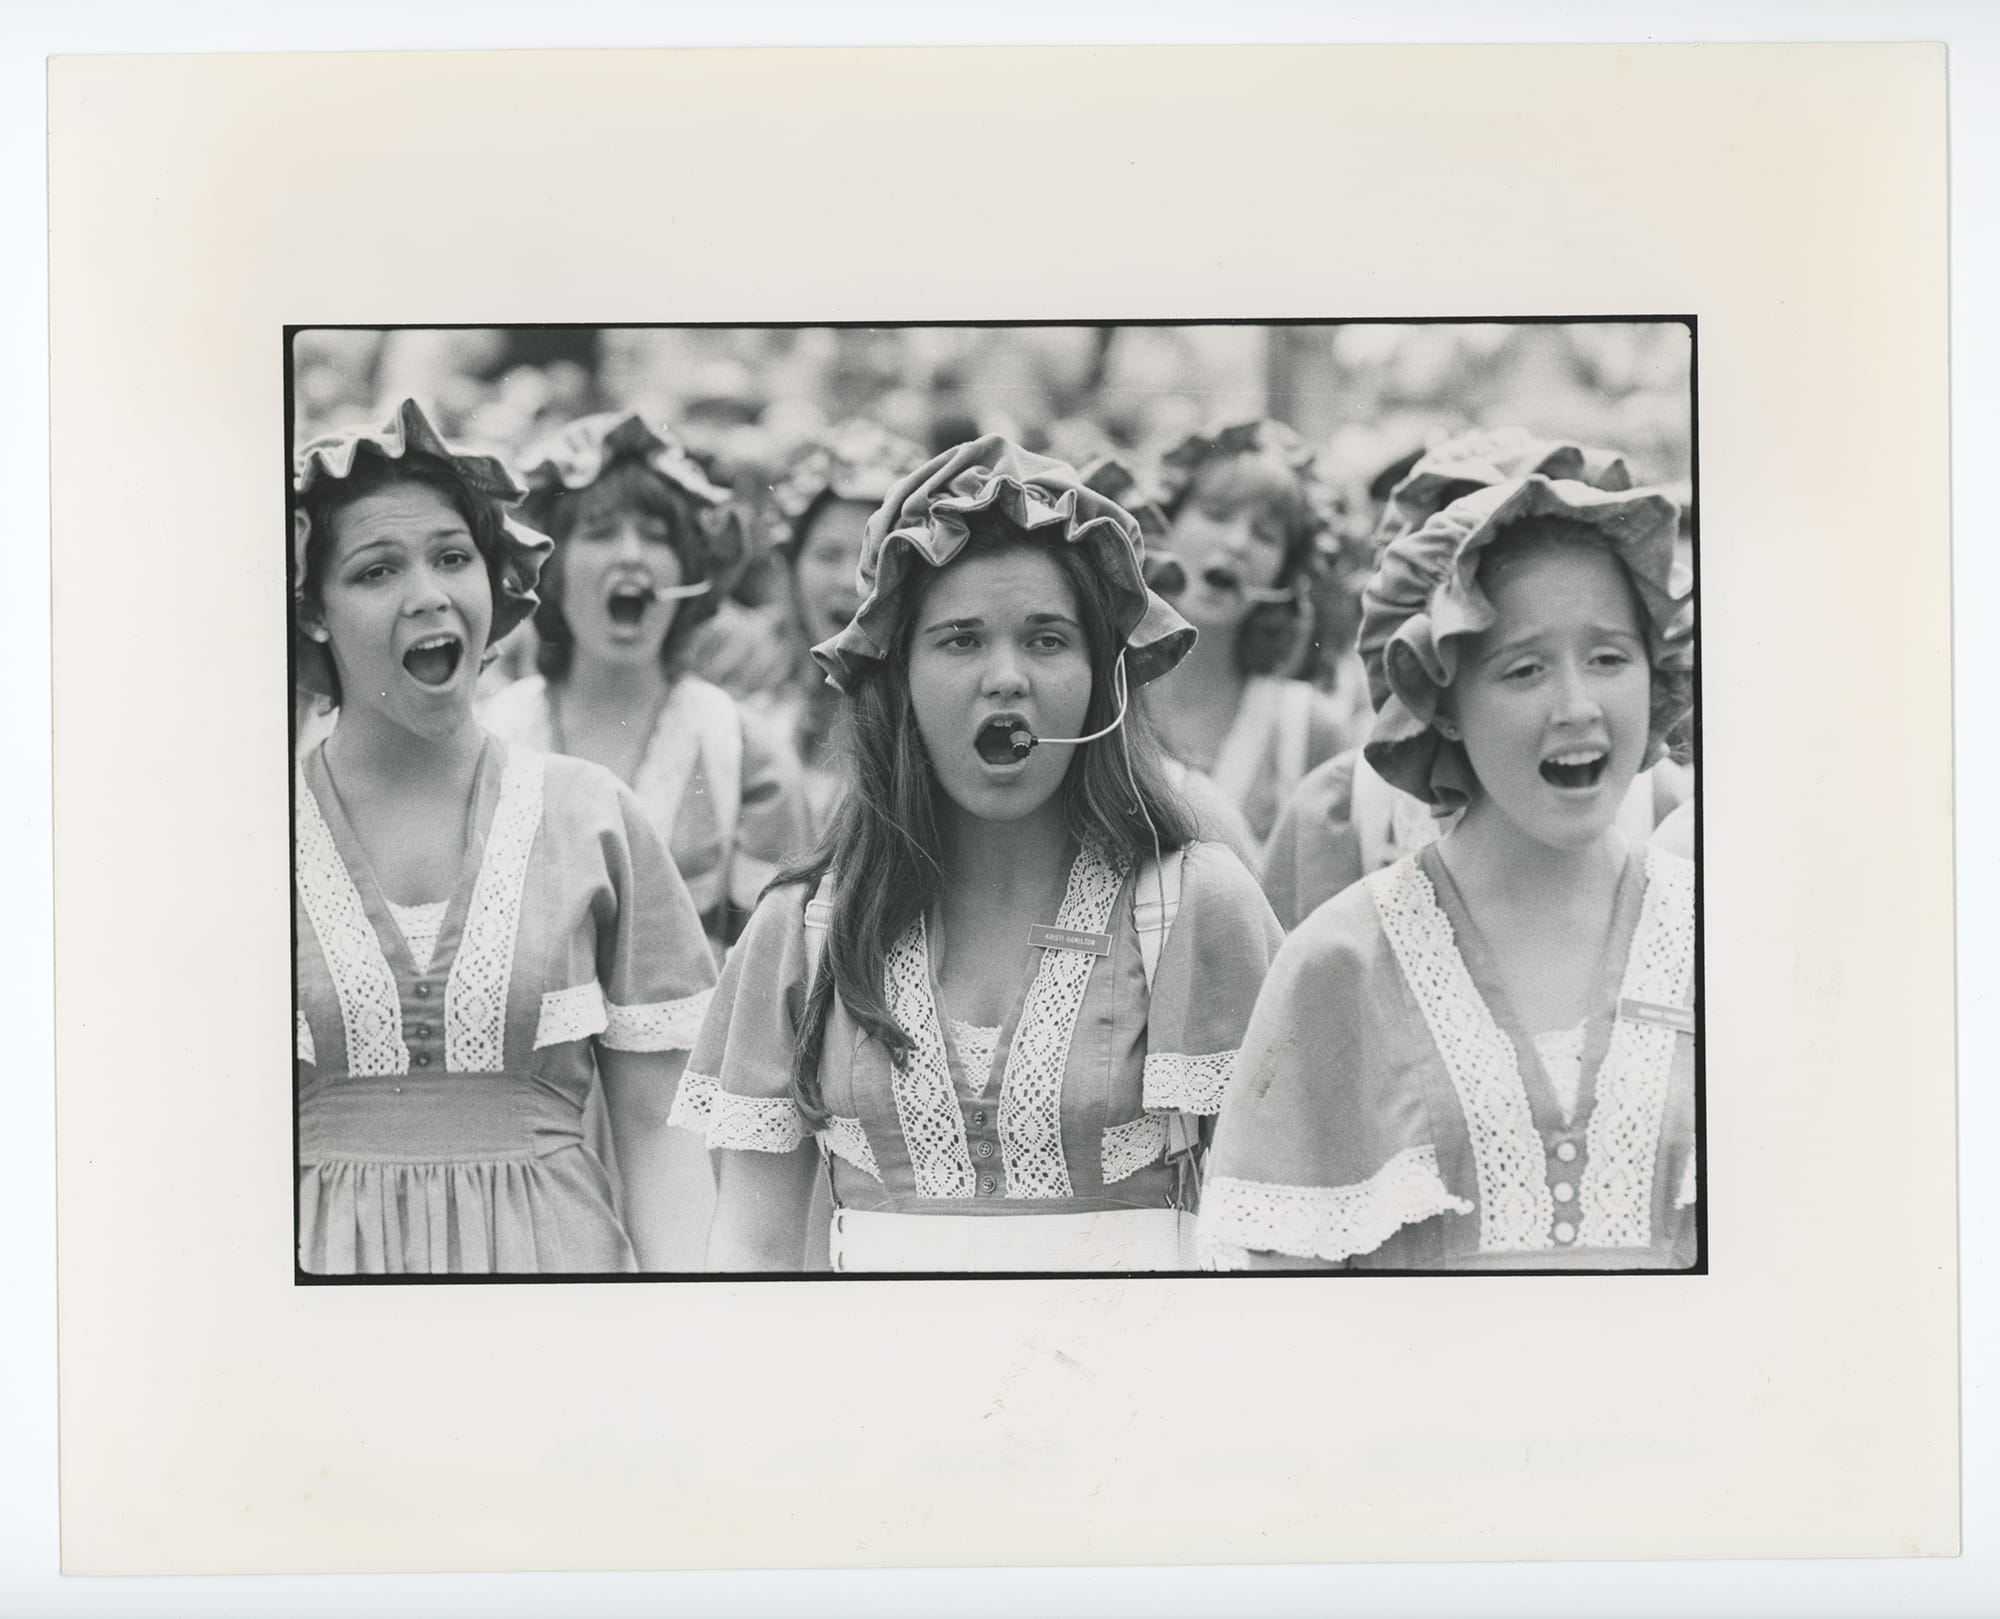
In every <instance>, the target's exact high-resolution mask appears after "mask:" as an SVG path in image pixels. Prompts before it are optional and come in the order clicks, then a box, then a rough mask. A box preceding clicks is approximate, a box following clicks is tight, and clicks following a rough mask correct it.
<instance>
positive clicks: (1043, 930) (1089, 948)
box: [1028, 922, 1111, 956]
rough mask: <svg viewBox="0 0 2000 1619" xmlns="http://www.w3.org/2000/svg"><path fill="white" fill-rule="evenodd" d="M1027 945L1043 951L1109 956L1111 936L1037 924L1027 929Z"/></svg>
mask: <svg viewBox="0 0 2000 1619" xmlns="http://www.w3.org/2000/svg"><path fill="white" fill-rule="evenodd" d="M1028 943H1029V944H1031V945H1034V946H1036V947H1038V948H1040V949H1043V950H1080V951H1082V952H1083V953H1084V954H1085V955H1087V956H1108V955H1110V954H1111V935H1110V934H1108V933H1084V932H1081V931H1079V930H1078V929H1076V928H1051V927H1044V926H1042V925H1041V924H1040V923H1039V922H1038V923H1036V924H1035V925H1034V926H1033V927H1031V928H1029V929H1028Z"/></svg>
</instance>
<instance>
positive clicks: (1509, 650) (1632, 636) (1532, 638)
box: [1479, 624, 1646, 663]
mask: <svg viewBox="0 0 2000 1619" xmlns="http://www.w3.org/2000/svg"><path fill="white" fill-rule="evenodd" d="M1549 633H1550V632H1549V631H1547V630H1530V631H1528V632H1527V633H1526V634H1525V635H1517V636H1515V637H1514V639H1513V640H1511V641H1502V642H1501V643H1500V644H1499V645H1498V646H1496V647H1493V648H1491V649H1490V650H1488V651H1487V652H1486V653H1485V654H1484V655H1482V656H1481V658H1480V660H1479V661H1480V662H1481V663H1491V662H1492V661H1493V660H1494V659H1495V658H1504V657H1508V656H1511V655H1512V654H1513V653H1516V652H1519V651H1521V650H1523V649H1524V648H1526V647H1531V646H1534V645H1535V644H1536V643H1537V642H1539V641H1541V640H1542V639H1543V638H1544V637H1545V636H1547V635H1548V634H1549ZM1584 633H1585V634H1586V635H1588V636H1589V637H1591V638H1592V639H1594V640H1613V641H1634V642H1637V643H1639V644H1641V645H1644V643H1645V639H1646V637H1645V635H1644V633H1643V632H1642V631H1639V630H1628V629H1622V628H1620V627H1619V626H1617V625H1615V624H1591V625H1587V626H1586V627H1585V629H1584Z"/></svg>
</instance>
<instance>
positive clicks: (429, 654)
mask: <svg viewBox="0 0 2000 1619" xmlns="http://www.w3.org/2000/svg"><path fill="white" fill-rule="evenodd" d="M464 657H465V643H464V642H463V641H461V640H459V638H458V637H457V636H455V635H427V636H425V637H424V638H423V639H422V640H421V641H419V642H417V643H416V644H415V645H414V646H412V647H411V648H410V650H409V651H407V652H405V653H404V654H403V667H404V668H405V669H407V670H409V672H410V678H411V679H412V680H415V681H416V682H418V683H419V684H420V685H425V686H447V685H450V684H451V677H452V676H453V675H455V674H457V673H458V666H459V663H460V661H461V660H462V659H463V658H464Z"/></svg>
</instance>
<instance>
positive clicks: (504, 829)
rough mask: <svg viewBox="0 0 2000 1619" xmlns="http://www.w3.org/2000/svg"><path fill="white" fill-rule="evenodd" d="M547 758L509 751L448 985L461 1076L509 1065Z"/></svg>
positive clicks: (448, 1020)
mask: <svg viewBox="0 0 2000 1619" xmlns="http://www.w3.org/2000/svg"><path fill="white" fill-rule="evenodd" d="M544 762H545V757H544V755H542V754H538V753H529V752H525V751H523V752H519V753H512V754H509V755H508V758H507V770H506V774H505V775H504V776H503V777H502V778H501V781H500V801H499V803H498V804H497V805H496V806H495V808H494V811H493V825H492V826H491V828H490V829H489V830H488V831H487V834H486V850H485V854H484V856H483V857H482V858H481V860H480V862H479V875H478V877H476V878H475V879H474V880H473V885H472V904H471V907H470V908H469V909H468V910H467V912H466V916H465V931H464V933H462V934H461V935H460V936H459V941H458V951H457V954H456V955H455V956H454V957H453V958H452V963H451V973H450V976H449V977H447V978H446V979H445V987H444V1065H445V1069H446V1071H447V1072H450V1073H455V1074H497V1073H500V1072H503V1071H504V1070H505V1068H506V1066H507V989H508V984H509V982H510V980H511V979H512V978H513V976H514V949H515V945H516V943H517V942H518V940H519V938H520V932H521V891H522V889H523V888H524V887H525V886H526V885H527V881H528V855H529V853H530V852H531V851H532V850H533V848H534V846H535V834H536V833H537V832H538V831H539V830H540V829H541V824H542V777H543V765H544Z"/></svg>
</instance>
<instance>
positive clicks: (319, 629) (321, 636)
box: [306, 624, 333, 643]
mask: <svg viewBox="0 0 2000 1619" xmlns="http://www.w3.org/2000/svg"><path fill="white" fill-rule="evenodd" d="M306 634H307V636H308V637H309V638H311V639H312V640H315V641H319V642H322V643H324V642H326V641H330V640H331V639H332V638H333V632H332V631H331V630H329V629H328V628H327V627H326V626H325V625H324V624H313V625H309V626H308V627H307V629H306Z"/></svg>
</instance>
